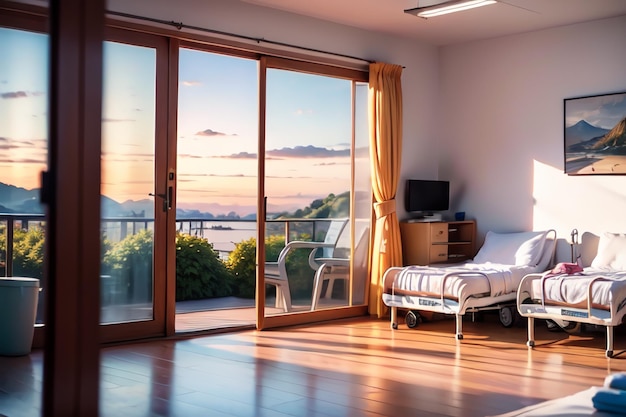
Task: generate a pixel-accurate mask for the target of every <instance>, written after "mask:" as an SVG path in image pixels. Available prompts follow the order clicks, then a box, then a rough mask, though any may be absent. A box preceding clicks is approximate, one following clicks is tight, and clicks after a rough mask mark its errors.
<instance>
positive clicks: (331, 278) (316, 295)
mask: <svg viewBox="0 0 626 417" xmlns="http://www.w3.org/2000/svg"><path fill="white" fill-rule="evenodd" d="M346 230H349V229H346ZM345 235H348V236H347V239H345V240H344V239H343V237H344V236H345ZM354 241H355V242H356V246H355V248H354V259H353V262H367V254H368V251H369V227H368V225H367V223H365V222H357V223H356V225H355V233H354ZM316 262H318V263H319V264H320V267H319V268H318V269H317V271H316V272H315V277H314V279H313V297H312V299H311V310H315V309H317V307H318V304H319V303H320V300H321V299H325V300H329V299H331V298H332V296H333V291H334V288H335V283H336V282H337V281H343V284H344V291H346V292H347V291H348V283H349V282H350V236H349V233H343V235H342V237H341V238H340V239H339V241H338V242H337V245H336V247H335V249H334V253H333V256H331V257H324V258H317V259H316ZM362 270H363V268H358V267H355V273H358V272H362ZM324 284H326V285H324Z"/></svg>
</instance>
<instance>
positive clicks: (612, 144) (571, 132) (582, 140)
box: [565, 118, 626, 155]
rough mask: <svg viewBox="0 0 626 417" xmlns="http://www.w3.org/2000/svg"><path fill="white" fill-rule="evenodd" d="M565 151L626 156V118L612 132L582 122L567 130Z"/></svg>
mask: <svg viewBox="0 0 626 417" xmlns="http://www.w3.org/2000/svg"><path fill="white" fill-rule="evenodd" d="M565 150H566V152H569V153H574V152H589V151H592V152H601V153H606V154H611V155H626V118H624V119H622V120H621V121H620V122H618V123H617V124H616V125H615V126H614V127H613V128H612V129H610V130H609V129H603V128H599V127H596V126H593V125H591V124H589V123H587V121H585V120H580V121H579V122H578V123H576V124H575V125H572V126H570V127H568V128H566V129H565Z"/></svg>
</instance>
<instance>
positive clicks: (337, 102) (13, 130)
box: [0, 29, 367, 214]
mask: <svg viewBox="0 0 626 417" xmlns="http://www.w3.org/2000/svg"><path fill="white" fill-rule="evenodd" d="M47 48H48V45H47V37H46V36H44V35H38V34H31V33H25V32H19V31H15V30H10V29H0V56H2V57H3V59H2V60H1V61H0V181H1V182H4V183H7V184H13V185H16V186H20V187H24V188H27V189H32V188H38V187H39V173H40V171H41V170H43V169H45V165H46V148H47V140H46V138H47V124H46V118H47V113H46V107H47V100H48V94H47V71H46V68H47ZM104 54H105V68H104V102H103V138H102V141H103V145H102V149H103V157H102V158H103V172H102V193H103V194H105V195H107V196H108V197H111V198H113V199H114V200H116V201H118V202H123V201H126V200H141V199H145V198H146V197H147V195H148V193H151V192H154V189H153V188H154V185H153V176H154V168H153V160H154V135H155V128H154V124H155V120H154V107H155V99H154V85H155V77H154V65H155V59H156V58H155V53H154V51H153V50H152V49H150V48H144V47H137V46H130V45H123V44H114V43H111V42H107V43H106V44H105V49H104ZM257 73H258V62H257V61H254V60H247V59H241V58H234V57H228V56H221V55H217V54H210V53H205V52H199V51H195V50H190V49H182V50H181V52H180V71H179V118H178V139H177V140H178V144H177V146H178V201H179V206H180V207H183V208H194V207H195V208H199V209H201V210H202V211H204V208H209V207H211V206H210V205H211V204H213V205H214V204H220V205H221V206H224V207H225V209H232V208H233V207H237V206H244V207H241V210H240V211H241V212H240V213H239V214H247V213H246V211H248V210H249V208H250V207H255V206H256V188H257V179H256V175H257V174H256V173H257V164H258V162H257V153H258V144H257V142H258V133H257V129H258V96H257V94H258V93H257V91H258V86H257V84H258V83H257ZM267 79H268V87H267V93H268V95H267V142H266V150H267V152H266V188H267V195H268V205H283V206H285V207H290V208H291V207H304V206H306V205H308V204H309V203H310V202H311V201H312V200H313V199H316V198H320V197H325V196H326V195H328V194H329V193H341V192H343V191H347V190H348V189H349V178H350V159H349V148H350V144H349V142H350V135H351V116H350V114H351V103H350V100H351V99H350V95H351V92H350V89H351V83H350V82H349V81H345V80H338V79H331V78H328V77H321V76H314V75H309V74H301V73H293V72H288V71H282V70H269V71H268V77H267ZM359 88H360V89H362V91H361V94H360V95H359V96H360V97H361V99H362V100H365V98H366V91H367V90H366V88H367V87H366V86H361V87H359ZM360 108H362V109H364V108H365V107H364V103H360ZM362 119H363V120H365V119H366V118H365V117H362ZM364 130H366V127H363V126H361V127H360V131H364ZM236 211H237V210H236ZM216 214H217V213H216Z"/></svg>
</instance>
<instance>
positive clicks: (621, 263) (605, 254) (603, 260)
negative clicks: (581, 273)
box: [591, 232, 626, 271]
mask: <svg viewBox="0 0 626 417" xmlns="http://www.w3.org/2000/svg"><path fill="white" fill-rule="evenodd" d="M591 266H592V267H594V268H610V269H614V270H621V271H623V270H626V234H624V233H608V232H606V233H603V234H602V235H601V236H600V241H599V242H598V253H597V254H596V257H595V258H594V259H593V261H591Z"/></svg>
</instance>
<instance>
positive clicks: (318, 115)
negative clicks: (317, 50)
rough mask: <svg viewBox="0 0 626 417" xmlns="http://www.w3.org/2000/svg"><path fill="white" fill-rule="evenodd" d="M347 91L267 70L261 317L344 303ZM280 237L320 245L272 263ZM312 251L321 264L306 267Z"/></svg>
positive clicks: (346, 86)
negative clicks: (263, 299) (264, 290)
mask: <svg viewBox="0 0 626 417" xmlns="http://www.w3.org/2000/svg"><path fill="white" fill-rule="evenodd" d="M351 88H352V83H351V81H349V80H342V79H336V78H330V77H326V76H321V75H311V74H304V73H298V72H293V71H285V70H280V69H268V71H267V98H266V103H267V104H266V106H267V120H266V144H265V148H266V154H265V187H266V196H267V213H268V214H267V216H268V219H267V223H266V231H265V233H266V252H267V255H266V258H267V261H268V262H269V263H267V264H266V277H265V282H266V286H267V298H266V310H265V311H266V314H268V315H269V314H280V313H284V312H291V311H306V310H312V309H318V308H326V307H331V306H340V305H347V302H348V291H347V285H346V284H347V282H348V279H349V262H348V258H349V255H350V224H349V222H348V221H347V220H348V218H349V216H350V184H351V143H352V139H351V138H352V92H351ZM333 220H335V221H333ZM336 220H341V222H337V221H336ZM337 226H339V227H337ZM286 237H287V240H288V241H293V240H298V241H308V242H312V241H316V242H326V246H325V247H324V248H323V249H322V248H319V247H320V246H321V245H320V243H316V244H310V243H309V244H300V246H302V247H301V248H299V249H294V250H293V251H290V253H289V255H288V256H287V257H286V258H285V262H282V260H281V261H279V262H276V261H277V259H278V256H279V253H280V251H281V250H282V248H283V247H285V240H286ZM288 245H289V246H290V247H292V246H293V245H294V244H289V243H288ZM316 247H317V248H318V249H314V248H316ZM312 252H314V254H315V256H316V257H324V258H327V260H325V261H319V260H318V261H312V262H310V261H309V259H310V258H309V256H310V254H311V253H312ZM318 270H319V271H320V274H317V275H316V271H318ZM322 271H323V272H322ZM316 277H317V278H316ZM316 282H317V283H318V284H319V286H316V285H315V283H316Z"/></svg>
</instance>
